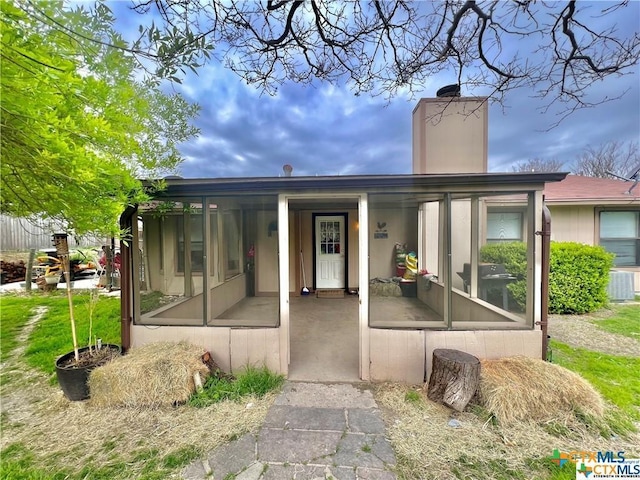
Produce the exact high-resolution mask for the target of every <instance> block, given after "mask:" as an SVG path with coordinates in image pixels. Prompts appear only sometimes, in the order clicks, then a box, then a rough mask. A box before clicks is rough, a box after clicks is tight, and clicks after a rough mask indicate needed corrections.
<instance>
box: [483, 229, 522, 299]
mask: <svg viewBox="0 0 640 480" xmlns="http://www.w3.org/2000/svg"><path fill="white" fill-rule="evenodd" d="M480 261H481V262H483V263H498V264H502V265H504V267H505V268H506V270H507V272H509V273H510V274H511V275H513V276H514V277H516V278H517V279H518V280H516V281H515V282H513V283H510V284H509V285H507V289H508V290H509V294H510V295H511V298H512V299H513V301H514V302H515V303H517V304H518V307H520V308H521V309H523V310H524V307H525V305H526V303H527V245H526V244H525V243H523V242H504V243H489V244H487V245H484V246H483V247H482V248H481V249H480Z"/></svg>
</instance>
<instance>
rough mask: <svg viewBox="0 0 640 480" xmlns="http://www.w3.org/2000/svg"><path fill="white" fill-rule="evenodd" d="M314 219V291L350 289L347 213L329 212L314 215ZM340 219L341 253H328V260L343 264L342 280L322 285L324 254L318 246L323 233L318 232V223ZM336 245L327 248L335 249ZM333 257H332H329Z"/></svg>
mask: <svg viewBox="0 0 640 480" xmlns="http://www.w3.org/2000/svg"><path fill="white" fill-rule="evenodd" d="M311 218H312V222H313V227H312V228H313V265H314V269H313V272H314V275H313V288H314V290H317V289H321V288H336V289H346V288H347V287H348V278H349V262H348V258H349V254H348V228H347V226H348V223H347V221H348V215H347V213H346V212H337V213H333V212H332V213H327V212H318V213H313V214H312V215H311ZM325 218H326V219H332V218H333V219H338V218H339V219H340V222H341V229H340V242H339V245H340V251H339V252H338V253H335V252H331V253H328V252H327V257H326V258H327V259H332V261H333V262H334V264H335V262H336V261H338V262H340V263H341V269H342V271H341V272H340V273H339V276H340V277H341V278H338V279H337V280H336V281H334V282H333V283H332V282H330V281H329V282H328V284H323V285H321V284H320V273H321V268H320V262H321V259H320V256H321V255H323V253H322V252H319V251H318V245H319V241H318V240H319V236H320V234H321V232H319V231H318V228H317V226H318V222H319V221H322V220H323V219H325ZM333 246H334V245H327V247H333ZM329 255H330V256H332V257H329Z"/></svg>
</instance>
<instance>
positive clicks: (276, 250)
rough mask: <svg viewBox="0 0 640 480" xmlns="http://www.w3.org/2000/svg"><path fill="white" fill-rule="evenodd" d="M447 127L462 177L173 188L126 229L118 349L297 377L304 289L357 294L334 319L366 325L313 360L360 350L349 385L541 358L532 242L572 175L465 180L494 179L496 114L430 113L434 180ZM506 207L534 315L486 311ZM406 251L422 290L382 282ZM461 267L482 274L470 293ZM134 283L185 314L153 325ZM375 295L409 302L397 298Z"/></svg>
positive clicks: (451, 108)
mask: <svg viewBox="0 0 640 480" xmlns="http://www.w3.org/2000/svg"><path fill="white" fill-rule="evenodd" d="M425 109H426V111H425ZM430 109H433V111H431V110H430ZM434 112H435V113H434ZM435 116H438V117H439V119H440V121H439V122H432V120H433V119H434V118H435ZM452 124H453V128H454V130H453V131H454V132H455V135H453V136H452V142H451V144H450V146H451V147H452V148H450V149H447V148H444V147H443V146H442V145H440V144H438V146H437V151H438V155H444V157H445V159H446V160H447V162H448V165H449V167H450V170H451V172H452V173H451V172H427V173H428V174H424V172H416V174H412V175H363V176H327V177H295V176H293V177H270V178H221V179H179V178H178V179H176V178H171V179H167V181H166V186H167V188H166V189H165V190H163V191H161V192H156V193H155V194H154V198H153V201H152V202H150V203H149V204H146V205H139V206H132V207H130V208H128V209H127V210H126V211H125V212H124V213H123V215H122V217H121V223H122V227H123V228H127V229H129V231H131V232H132V238H131V241H129V242H127V244H126V245H123V246H122V261H123V271H122V295H123V297H122V343H123V346H124V347H125V348H129V347H131V346H137V345H142V344H145V343H148V342H154V341H161V340H189V341H191V342H194V343H198V344H201V345H202V346H204V347H205V348H206V349H208V350H210V351H211V352H212V354H213V356H214V358H215V360H216V362H217V363H218V364H219V365H220V366H221V367H222V368H223V369H225V370H236V369H237V368H239V367H241V366H244V365H247V364H264V365H267V366H268V367H269V368H271V369H272V370H274V371H277V372H280V373H283V374H285V375H286V374H288V373H289V372H290V371H291V370H292V369H294V368H295V367H296V365H295V363H296V362H297V361H298V360H297V359H298V358H299V357H297V356H296V355H299V353H297V354H296V355H292V351H294V350H296V348H297V347H299V345H296V344H295V342H297V341H298V340H297V337H294V336H292V334H291V332H292V326H295V325H297V327H296V328H298V331H299V329H300V328H301V326H300V325H299V324H297V323H296V322H299V321H300V318H303V317H305V315H304V314H305V312H306V313H308V311H309V309H318V308H320V304H319V303H314V302H317V300H316V299H315V298H313V297H309V296H307V297H305V296H304V295H301V293H303V289H304V287H305V284H308V288H309V289H310V290H312V291H313V292H314V293H315V292H321V293H322V292H325V293H328V294H330V295H329V296H333V294H340V292H346V294H347V298H336V299H333V298H326V299H323V300H322V301H324V302H345V303H342V304H340V305H344V306H345V309H344V312H341V313H339V314H338V316H340V317H341V316H342V315H344V323H347V322H353V325H354V326H355V328H354V329H353V330H352V331H350V332H351V333H344V331H342V330H340V328H335V331H334V332H333V331H332V332H324V334H325V337H323V338H329V340H325V341H324V344H322V345H321V344H318V345H315V346H312V347H311V348H309V350H310V351H309V352H308V355H313V353H314V352H313V350H315V349H323V348H331V347H332V344H333V343H335V345H336V349H337V348H338V347H337V346H338V345H341V341H342V340H344V339H343V338H340V337H341V336H343V335H350V336H353V337H354V338H352V339H351V340H353V343H352V344H353V345H354V347H353V348H354V349H355V353H356V354H357V361H356V365H355V367H354V372H353V375H354V379H358V378H359V379H362V380H395V381H405V382H409V383H420V382H422V381H424V379H425V378H428V374H429V372H430V369H431V357H432V352H433V350H434V349H435V348H442V347H446V348H459V349H461V350H464V351H467V352H469V353H472V354H475V355H477V356H479V357H484V358H498V357H502V356H508V355H527V356H532V357H541V356H542V332H541V330H540V327H539V322H540V320H541V318H542V315H541V307H540V306H541V288H540V285H541V272H542V270H543V268H542V255H541V251H542V248H541V246H542V237H541V236H540V235H535V232H538V231H540V230H541V228H542V209H543V202H542V194H543V190H544V188H545V184H546V183H547V182H557V181H560V180H562V179H564V178H565V175H566V174H564V173H496V174H493V173H475V174H474V173H467V172H465V171H464V170H465V161H466V159H467V157H469V156H470V155H471V156H473V154H474V152H476V153H477V151H478V150H481V151H480V153H479V154H477V155H476V157H477V158H478V159H479V161H481V162H483V161H484V162H485V164H486V128H487V127H486V102H485V99H460V98H448V99H428V100H424V101H421V103H420V104H419V106H418V107H417V108H416V110H415V111H414V166H415V165H416V164H418V165H423V166H426V167H428V166H429V162H430V159H429V158H427V160H426V161H423V160H421V159H420V158H419V157H420V156H421V155H425V154H424V152H421V151H420V150H421V145H423V146H424V145H427V144H428V146H431V144H432V142H431V140H429V141H427V142H425V141H424V140H425V138H427V137H429V135H431V133H432V132H431V130H432V129H436V130H437V129H438V128H442V127H443V126H447V125H448V128H451V127H452ZM445 130H446V129H445ZM437 137H440V140H443V136H442V135H438V136H437ZM444 137H446V135H445V136H444ZM429 138H430V137H429ZM433 144H434V145H435V142H434V143H433ZM445 147H446V146H445ZM426 157H429V156H428V155H426ZM416 159H417V160H416ZM414 168H415V167H414ZM427 169H428V168H427ZM503 196H504V197H505V198H513V197H514V196H520V197H522V198H524V199H526V201H525V205H526V207H525V209H526V215H525V216H524V217H523V222H524V225H523V231H524V232H526V233H525V234H524V236H523V240H524V241H526V243H527V255H528V260H529V261H528V264H529V268H528V270H527V272H526V285H527V295H526V304H525V305H515V304H513V303H509V302H508V301H507V300H508V298H506V297H505V298H504V301H503V299H502V297H501V296H500V295H499V294H498V296H497V297H495V298H491V297H489V296H488V295H487V294H486V292H483V291H482V290H483V288H482V287H481V285H480V282H479V278H478V275H477V271H478V263H479V262H478V252H479V249H480V247H481V245H482V244H483V243H484V238H483V235H484V234H483V228H482V225H483V222H484V218H485V215H486V207H485V204H486V203H488V202H490V201H495V200H496V199H497V198H500V197H503ZM136 226H141V228H135V227H136ZM396 243H401V244H406V246H407V248H408V250H412V251H414V252H416V253H417V255H418V268H419V269H426V270H428V271H429V273H430V274H431V275H433V274H435V275H436V276H431V275H424V276H423V275H418V276H417V278H416V279H415V280H411V279H407V280H405V281H403V282H402V283H401V287H400V286H397V287H396V285H395V284H392V283H387V282H389V279H391V278H392V277H393V276H394V275H395V274H396V261H395V260H396V259H395V251H394V246H395V244H396ZM139 251H140V252H142V255H138V254H137V252H139ZM133 252H136V254H135V255H134V254H133ZM465 264H468V266H469V267H471V268H470V269H469V268H468V270H469V272H470V273H469V278H468V279H467V280H468V281H467V283H466V284H465V285H463V281H462V278H461V275H460V274H461V272H462V271H463V269H464V268H465ZM133 272H135V275H134V273H133ZM138 272H144V280H145V285H146V287H147V288H148V289H149V290H156V291H159V292H162V293H163V294H165V295H170V296H173V300H174V301H173V302H171V303H169V304H167V305H164V306H162V307H160V308H157V309H155V310H153V311H150V312H142V311H141V292H140V282H139V281H138V280H139V278H140V274H139V273H138ZM134 280H135V281H134ZM508 281H509V279H507V280H505V282H508ZM380 282H382V283H380ZM380 285H383V286H384V285H387V286H388V285H391V286H392V287H396V288H397V292H401V293H402V295H401V296H389V290H388V289H386V288H379V287H380ZM503 290H504V289H503ZM398 295H400V293H398ZM325 305H326V304H325ZM347 305H353V311H352V313H348V312H347ZM350 315H353V318H350ZM305 318H306V317H305ZM332 320H333V321H334V323H333V324H332V325H340V323H342V319H341V318H338V319H332ZM336 320H337V322H336ZM302 328H304V326H302ZM332 328H334V327H332ZM327 335H328V337H327ZM331 335H334V337H331ZM297 351H298V352H299V348H298V350H297ZM334 353H335V356H336V358H339V357H340V355H341V354H342V353H344V352H341V351H338V350H336V351H335V352H334Z"/></svg>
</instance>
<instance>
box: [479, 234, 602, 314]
mask: <svg viewBox="0 0 640 480" xmlns="http://www.w3.org/2000/svg"><path fill="white" fill-rule="evenodd" d="M480 261H481V262H487V263H501V264H504V266H505V268H506V269H507V272H509V273H510V274H511V275H514V276H515V277H517V278H518V280H517V281H515V282H513V283H511V284H509V286H508V287H507V288H508V289H509V292H510V294H511V296H512V297H513V299H514V301H515V302H516V303H517V304H518V305H519V306H520V307H521V308H524V306H525V301H526V268H527V247H526V244H524V243H522V242H507V243H492V244H488V245H485V246H483V247H482V248H481V250H480ZM549 263H550V272H549V313H561V314H582V313H587V312H592V311H594V310H597V309H598V308H600V307H602V306H603V305H605V304H606V303H607V283H608V282H609V270H610V269H611V267H612V266H613V255H612V254H610V253H607V251H606V250H605V249H604V248H602V247H599V246H591V245H584V244H581V243H575V242H551V254H550V261H549Z"/></svg>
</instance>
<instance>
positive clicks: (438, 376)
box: [427, 348, 480, 412]
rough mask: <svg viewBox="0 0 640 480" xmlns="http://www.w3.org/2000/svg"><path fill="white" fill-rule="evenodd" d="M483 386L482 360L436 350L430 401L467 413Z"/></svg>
mask: <svg viewBox="0 0 640 480" xmlns="http://www.w3.org/2000/svg"><path fill="white" fill-rule="evenodd" d="M479 383H480V360H478V359H477V358H476V357H474V356H473V355H469V354H468V353H465V352H461V351H460V350H450V349H444V348H437V349H435V350H434V351H433V368H432V370H431V377H430V378H429V387H428V390H427V397H429V399H430V400H433V401H434V402H438V403H443V404H444V405H446V406H447V407H450V408H453V409H454V410H457V411H458V412H461V411H463V410H464V408H465V407H466V406H467V403H469V400H471V398H472V397H473V395H474V394H475V393H476V390H477V389H478V384H479Z"/></svg>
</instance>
